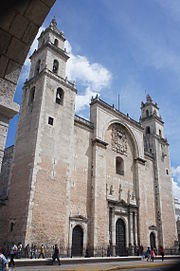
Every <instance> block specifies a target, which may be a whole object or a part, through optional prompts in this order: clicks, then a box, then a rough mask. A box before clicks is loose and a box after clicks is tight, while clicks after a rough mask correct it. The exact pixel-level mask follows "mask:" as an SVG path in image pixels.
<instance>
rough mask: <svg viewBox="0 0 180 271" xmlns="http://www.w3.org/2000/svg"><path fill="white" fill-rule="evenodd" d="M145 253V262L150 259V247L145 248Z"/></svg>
mask: <svg viewBox="0 0 180 271" xmlns="http://www.w3.org/2000/svg"><path fill="white" fill-rule="evenodd" d="M145 255H146V258H147V262H148V261H149V260H150V257H151V251H150V248H149V247H148V249H147V251H146V253H145Z"/></svg>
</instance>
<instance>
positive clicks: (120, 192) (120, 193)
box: [119, 184, 122, 201]
mask: <svg viewBox="0 0 180 271" xmlns="http://www.w3.org/2000/svg"><path fill="white" fill-rule="evenodd" d="M121 187H122V186H121V184H120V185H119V201H120V200H121V196H122V188H121Z"/></svg>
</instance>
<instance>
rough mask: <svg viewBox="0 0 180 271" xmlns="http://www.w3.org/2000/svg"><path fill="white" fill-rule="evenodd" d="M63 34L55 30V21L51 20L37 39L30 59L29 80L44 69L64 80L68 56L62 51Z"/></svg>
mask: <svg viewBox="0 0 180 271" xmlns="http://www.w3.org/2000/svg"><path fill="white" fill-rule="evenodd" d="M65 40H66V39H65V37H64V32H63V31H59V30H58V28H57V22H56V19H55V18H53V19H52V21H51V23H50V25H49V26H48V27H47V28H46V29H45V30H44V31H43V32H42V33H41V35H40V37H39V38H38V48H37V50H35V51H34V53H33V54H32V56H31V57H30V59H31V70H30V78H29V79H31V78H33V77H35V76H37V75H38V74H39V73H41V72H42V71H43V70H44V69H48V70H49V71H52V73H53V74H55V75H56V76H59V77H61V78H63V79H64V78H65V70H66V62H67V60H68V59H69V56H68V55H67V53H66V50H65V49H64V43H65Z"/></svg>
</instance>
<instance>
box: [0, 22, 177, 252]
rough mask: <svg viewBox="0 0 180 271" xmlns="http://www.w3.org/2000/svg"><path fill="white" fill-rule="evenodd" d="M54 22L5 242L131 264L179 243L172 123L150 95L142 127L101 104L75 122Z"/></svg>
mask: <svg viewBox="0 0 180 271" xmlns="http://www.w3.org/2000/svg"><path fill="white" fill-rule="evenodd" d="M64 42H65V38H64V34H63V32H60V31H59V30H58V29H57V25H56V21H55V19H53V20H52V22H51V24H50V26H49V27H48V28H47V29H46V30H45V31H43V32H42V33H41V36H40V37H39V43H38V49H37V50H35V51H34V53H33V54H32V56H31V69H30V76H29V79H28V80H27V81H26V82H25V84H24V88H23V96H22V104H21V112H20V116H19V122H18V128H17V135H16V141H15V146H14V150H13V153H14V156H13V159H12V165H11V171H10V175H9V188H8V200H7V204H6V205H5V206H4V207H1V209H0V212H1V218H2V219H1V222H0V224H1V225H0V227H1V228H0V229H1V231H0V238H1V241H3V240H9V241H12V240H13V241H16V242H19V241H21V242H22V243H23V244H24V245H26V244H27V243H29V244H31V243H33V244H36V245H40V244H41V243H44V244H46V245H47V246H52V245H53V244H54V243H58V244H60V248H61V254H62V255H64V256H81V255H82V256H83V255H85V252H86V250H87V249H88V250H89V252H90V254H91V255H94V256H98V255H102V251H103V253H106V250H107V247H108V246H110V249H111V253H112V255H120V256H121V255H127V254H128V255H133V254H134V253H135V251H136V248H137V246H138V245H143V246H144V248H147V247H148V246H152V247H156V248H158V247H159V246H160V245H163V246H164V247H165V248H166V249H170V248H174V246H175V243H176V242H177V231H176V223H175V214H174V205H173V195H172V182H171V169H170V158H169V149H168V142H167V140H166V139H165V137H164V123H163V120H162V118H161V116H160V114H159V108H158V105H157V103H154V102H153V100H152V98H151V97H150V96H149V95H147V98H146V101H145V103H143V102H142V104H141V117H140V120H139V122H136V121H135V120H133V119H131V118H130V117H129V116H128V115H124V114H123V113H121V112H120V111H118V110H117V109H115V108H114V107H113V106H111V105H109V104H107V103H106V102H104V101H103V100H101V99H100V98H99V97H98V96H96V97H95V98H92V100H91V103H90V121H87V120H85V119H83V118H81V117H79V116H77V115H75V109H74V108H75V98H76V92H77V90H76V86H75V84H72V83H71V82H69V81H68V80H67V78H66V77H65V70H66V62H67V61H68V58H69V57H68V55H67V53H66V50H64Z"/></svg>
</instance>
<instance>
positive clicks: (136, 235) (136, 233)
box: [134, 212, 138, 246]
mask: <svg viewBox="0 0 180 271" xmlns="http://www.w3.org/2000/svg"><path fill="white" fill-rule="evenodd" d="M134 226H135V230H134V232H135V238H134V240H135V245H136V246H137V245H138V228H137V213H136V212H135V213H134Z"/></svg>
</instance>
